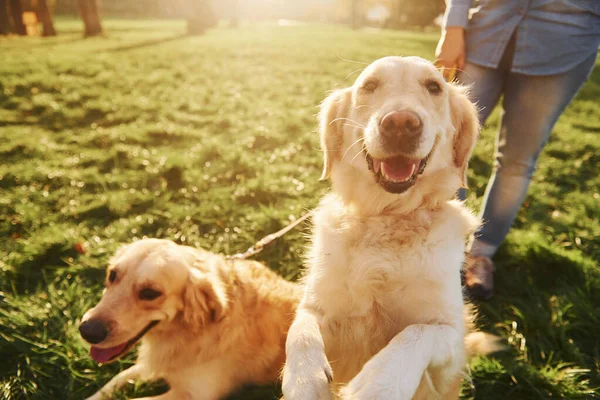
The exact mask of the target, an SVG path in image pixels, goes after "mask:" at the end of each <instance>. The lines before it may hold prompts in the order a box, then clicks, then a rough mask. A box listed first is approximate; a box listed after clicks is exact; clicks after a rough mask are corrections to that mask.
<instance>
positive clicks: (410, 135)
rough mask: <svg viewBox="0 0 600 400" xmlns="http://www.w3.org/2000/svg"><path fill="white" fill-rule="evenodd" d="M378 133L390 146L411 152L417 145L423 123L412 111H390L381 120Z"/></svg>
mask: <svg viewBox="0 0 600 400" xmlns="http://www.w3.org/2000/svg"><path fill="white" fill-rule="evenodd" d="M379 131H380V133H381V135H382V136H383V139H385V140H386V141H388V143H389V144H390V145H398V146H401V147H402V148H403V149H402V150H403V151H405V152H412V151H414V150H416V147H418V145H419V141H420V139H421V135H422V134H423V122H422V121H421V118H419V116H418V115H417V114H415V113H414V112H412V111H408V110H403V111H392V112H390V113H388V114H386V115H384V117H383V118H381V121H380V122H379Z"/></svg>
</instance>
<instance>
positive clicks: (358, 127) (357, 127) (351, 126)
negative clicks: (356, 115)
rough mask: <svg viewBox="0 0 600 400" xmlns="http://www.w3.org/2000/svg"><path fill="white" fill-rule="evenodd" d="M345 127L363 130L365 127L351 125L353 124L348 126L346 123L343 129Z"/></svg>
mask: <svg viewBox="0 0 600 400" xmlns="http://www.w3.org/2000/svg"><path fill="white" fill-rule="evenodd" d="M346 126H348V127H350V128H356V129H365V127H364V126H359V125H353V124H348V123H345V124H344V127H346Z"/></svg>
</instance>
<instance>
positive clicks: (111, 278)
mask: <svg viewBox="0 0 600 400" xmlns="http://www.w3.org/2000/svg"><path fill="white" fill-rule="evenodd" d="M115 279H117V271H115V270H114V269H111V270H110V272H109V273H108V282H110V283H113V282H114V281H115Z"/></svg>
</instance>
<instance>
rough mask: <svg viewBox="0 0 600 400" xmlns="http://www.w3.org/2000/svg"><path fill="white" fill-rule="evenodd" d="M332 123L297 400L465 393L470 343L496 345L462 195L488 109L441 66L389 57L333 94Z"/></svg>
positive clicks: (325, 117) (291, 343)
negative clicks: (478, 317) (474, 279)
mask: <svg viewBox="0 0 600 400" xmlns="http://www.w3.org/2000/svg"><path fill="white" fill-rule="evenodd" d="M320 119H321V143H322V146H323V150H324V154H325V160H324V164H325V166H324V170H323V179H325V178H327V177H331V180H332V182H333V193H332V194H329V195H327V196H325V198H324V199H323V200H322V201H321V204H320V206H319V208H318V209H317V211H316V212H315V215H314V224H315V226H314V232H313V238H312V248H311V249H310V252H309V259H308V266H307V271H306V273H307V274H306V277H305V279H304V283H305V288H304V296H303V298H302V301H301V303H300V305H299V308H298V312H297V315H296V318H295V320H294V322H293V324H292V326H291V327H290V331H289V334H288V338H287V344H286V353H287V354H286V355H287V361H286V365H285V368H284V372H283V393H284V396H285V399H286V400H321V399H329V398H331V397H332V391H333V392H335V394H336V395H337V396H340V397H341V398H343V399H352V400H358V399H361V400H367V399H368V400H400V399H443V400H448V399H457V398H458V396H459V391H460V386H461V381H462V378H463V376H464V368H465V364H466V350H468V349H470V350H480V351H481V350H483V351H485V350H491V349H492V348H493V345H494V340H493V339H492V337H490V336H488V335H485V334H483V333H480V332H478V333H472V334H468V325H469V322H470V319H471V318H470V316H469V312H468V310H467V309H466V308H465V305H464V303H463V294H462V289H461V282H460V271H461V268H462V264H463V260H464V251H465V241H466V237H467V236H468V235H469V233H471V232H473V230H474V229H475V227H476V226H477V224H478V221H477V219H476V218H475V217H474V216H473V215H472V214H471V212H470V211H469V210H467V209H466V208H465V207H464V205H463V204H462V203H460V202H458V201H455V200H452V199H453V198H454V197H455V193H456V191H457V190H458V189H459V187H460V186H461V184H464V182H465V173H466V170H467V161H468V160H469V157H470V154H471V151H472V149H473V146H474V145H475V141H476V138H477V134H478V129H479V126H478V121H477V111H476V109H475V106H474V105H473V104H472V103H471V102H470V101H469V100H468V98H467V96H466V94H465V89H464V88H462V87H458V86H454V85H452V84H449V83H446V82H445V81H444V79H443V77H442V75H441V74H440V72H439V71H438V70H437V69H436V68H435V67H434V66H433V65H432V64H431V63H430V62H428V61H426V60H423V59H421V58H418V57H405V58H402V57H387V58H383V59H380V60H378V61H375V62H374V63H373V64H371V65H370V66H368V67H367V68H366V69H365V70H364V71H363V72H362V73H361V75H360V76H359V77H358V78H357V80H356V82H355V83H354V85H353V86H352V87H349V88H347V89H342V90H338V91H335V92H334V93H332V94H331V95H330V96H329V97H328V98H327V99H326V100H325V101H324V102H323V104H322V107H321V114H320ZM331 382H333V385H330V383H331Z"/></svg>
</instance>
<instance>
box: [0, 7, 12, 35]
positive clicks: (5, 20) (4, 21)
mask: <svg viewBox="0 0 600 400" xmlns="http://www.w3.org/2000/svg"><path fill="white" fill-rule="evenodd" d="M11 32H12V25H11V23H10V14H9V11H8V0H0V35H8V34H9V33H11Z"/></svg>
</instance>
